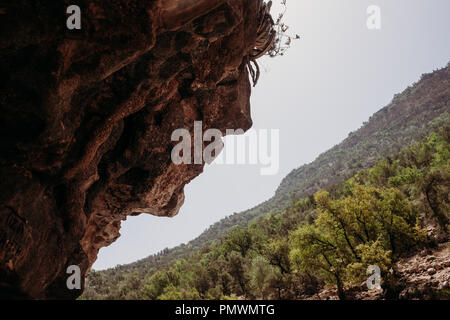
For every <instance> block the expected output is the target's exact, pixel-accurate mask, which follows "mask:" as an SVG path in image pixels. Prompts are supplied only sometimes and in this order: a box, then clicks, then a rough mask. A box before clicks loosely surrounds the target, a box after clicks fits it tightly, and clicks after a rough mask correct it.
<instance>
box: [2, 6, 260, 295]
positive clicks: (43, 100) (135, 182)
mask: <svg viewBox="0 0 450 320" xmlns="http://www.w3.org/2000/svg"><path fill="white" fill-rule="evenodd" d="M77 2H78V5H79V6H80V7H81V12H82V29H81V30H72V31H71V30H68V29H67V28H66V18H67V15H66V8H67V6H68V5H70V4H71V3H69V2H68V1H43V0H41V1H31V2H30V1H24V0H23V1H22V0H17V1H14V3H12V4H9V5H7V7H6V8H4V9H3V10H2V12H3V13H2V14H1V15H0V30H1V31H0V32H1V33H0V74H1V75H2V76H1V77H0V114H1V120H0V121H1V123H0V131H1V135H0V137H1V138H0V141H1V142H0V162H1V165H0V172H1V180H0V191H1V192H0V291H1V292H2V295H3V296H4V297H22V298H39V299H40V298H74V297H76V296H78V295H79V294H80V293H81V292H80V291H78V290H73V291H70V290H68V289H67V287H66V279H67V276H68V275H67V274H66V269H67V267H68V266H69V265H78V266H80V268H81V270H82V273H83V274H85V273H87V271H88V270H89V268H90V266H91V265H92V264H93V263H94V261H95V259H96V257H97V253H98V250H99V249H100V248H102V247H104V246H107V245H109V244H111V243H112V242H113V241H114V240H116V239H117V238H118V237H119V235H120V234H119V229H120V223H121V221H122V220H123V219H125V218H126V216H128V215H137V214H140V213H151V214H154V215H158V216H174V215H176V214H177V213H178V210H179V209H180V206H181V205H182V204H183V200H184V194H183V188H184V186H185V185H186V184H187V183H188V182H189V181H191V180H192V179H193V178H195V177H196V176H197V175H198V174H200V173H201V172H202V170H203V165H179V166H177V165H175V164H173V163H172V161H171V158H170V154H171V149H172V148H173V146H174V145H175V144H176V142H172V141H171V134H172V132H173V130H175V129H177V128H187V129H189V130H190V132H192V131H193V130H192V128H193V125H194V121H195V120H200V121H203V126H204V129H208V128H218V129H220V130H223V131H224V130H225V129H227V128H230V129H233V128H234V129H237V128H242V129H248V128H250V126H251V124H252V121H251V118H250V103H249V97H250V92H251V86H250V82H249V75H248V70H247V62H248V56H249V53H250V52H252V50H254V48H255V44H256V43H257V40H258V39H257V37H258V34H260V33H261V30H260V28H261V21H262V19H267V17H265V18H264V14H262V12H263V11H264V10H263V9H262V6H263V2H262V0H197V1H194V0H185V1H183V0H170V1H167V0H161V1H159V0H147V1H143V0H135V1H125V0H105V1H101V2H98V3H97V2H96V3H95V4H94V3H92V2H91V1H87V0H86V1H77ZM258 41H259V42H260V40H258Z"/></svg>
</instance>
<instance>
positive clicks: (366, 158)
mask: <svg viewBox="0 0 450 320" xmlns="http://www.w3.org/2000/svg"><path fill="white" fill-rule="evenodd" d="M449 119H450V64H449V65H448V66H447V67H446V68H443V69H441V70H437V71H435V72H433V73H431V74H425V75H423V76H422V78H421V80H420V81H419V82H418V83H416V84H414V85H413V86H411V87H409V88H407V89H406V90H405V91H404V92H403V93H401V94H398V95H396V96H395V98H394V99H393V101H392V103H391V104H389V105H388V106H386V107H384V108H383V109H381V110H380V111H378V112H377V113H375V114H374V115H373V116H372V117H371V118H370V119H369V121H368V122H367V123H365V124H364V125H363V126H362V127H361V128H360V129H359V130H357V131H356V132H353V133H351V134H350V135H349V137H348V138H347V139H345V140H344V141H343V142H342V143H340V144H339V145H337V146H335V147H333V148H332V149H330V150H329V151H327V152H325V153H323V154H322V155H320V156H319V157H318V158H317V159H316V160H315V161H313V162H312V163H310V164H307V165H304V166H302V167H300V168H298V169H295V170H293V171H292V172H291V173H290V174H289V175H288V176H286V178H285V179H284V180H283V181H282V183H281V185H280V187H279V188H278V190H277V191H276V194H275V196H274V197H273V198H271V199H270V200H268V201H266V202H264V203H262V204H260V205H258V206H256V207H254V208H252V209H250V210H247V211H244V212H241V213H235V214H233V215H231V216H229V217H227V218H225V219H222V220H221V221H219V222H217V223H215V224H213V225H212V226H211V227H210V228H209V229H208V230H206V231H205V232H204V233H203V234H201V235H200V236H199V237H198V238H196V239H194V240H192V241H191V242H189V243H188V244H187V245H184V244H183V245H180V246H178V247H175V248H173V249H165V250H163V251H162V252H160V253H158V254H156V255H152V256H150V257H148V258H145V259H142V260H140V261H137V262H135V263H132V264H129V265H122V266H117V267H116V268H114V269H110V270H107V271H104V272H107V273H114V274H115V273H120V272H131V271H137V272H139V273H140V274H144V273H146V272H147V270H148V269H149V268H151V267H160V266H162V265H165V264H167V263H169V262H171V261H173V260H174V259H176V258H180V257H182V256H184V255H187V254H189V253H192V252H195V251H196V250H198V249H200V248H202V247H204V246H205V245H206V244H210V243H212V242H214V240H216V239H219V238H220V237H222V236H224V235H225V234H227V232H229V230H230V229H231V228H232V227H234V226H247V225H248V224H249V222H250V221H252V220H255V219H256V218H258V217H261V216H264V215H268V214H271V213H272V214H273V213H278V212H281V211H283V210H284V209H285V208H286V207H288V206H290V205H292V204H293V203H295V202H297V201H298V200H299V199H303V198H306V197H307V196H309V195H312V194H314V193H315V192H316V191H318V190H319V189H321V188H327V187H330V186H332V185H333V184H336V183H338V182H340V181H342V180H344V179H345V178H348V177H350V176H351V175H352V174H353V173H355V172H356V171H358V170H361V169H365V168H369V167H370V166H372V165H373V164H374V163H375V162H376V161H377V160H378V159H381V158H384V157H386V156H389V155H392V154H395V153H396V152H398V151H399V150H401V149H402V148H404V147H406V146H408V145H410V144H411V143H413V142H416V141H419V140H421V139H423V138H424V137H426V136H427V135H428V134H430V132H433V131H434V130H436V129H437V128H440V127H442V126H443V124H444V123H446V122H447V121H448V120H449Z"/></svg>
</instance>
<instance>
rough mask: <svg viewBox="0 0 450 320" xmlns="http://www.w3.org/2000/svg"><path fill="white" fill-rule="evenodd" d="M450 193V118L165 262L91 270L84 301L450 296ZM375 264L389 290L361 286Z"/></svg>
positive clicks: (429, 297) (441, 297) (434, 297)
mask: <svg viewBox="0 0 450 320" xmlns="http://www.w3.org/2000/svg"><path fill="white" fill-rule="evenodd" d="M449 192H450V121H447V122H446V125H445V127H444V128H441V129H440V130H438V131H437V132H436V133H433V134H431V135H430V136H428V137H427V138H426V139H425V140H423V141H421V142H419V143H415V144H413V145H412V146H410V147H408V148H405V149H404V150H402V151H401V152H400V153H398V154H396V155H394V156H390V157H387V158H385V159H383V160H380V161H378V162H377V163H376V164H375V165H374V166H372V167H371V168H370V169H364V170H360V171H358V173H356V174H355V175H354V176H352V177H351V178H350V179H346V180H345V181H342V182H340V183H338V184H336V185H333V186H331V187H329V188H327V190H320V191H318V192H316V193H315V194H314V195H310V196H309V197H307V198H305V199H302V200H300V201H297V202H296V203H294V204H292V205H291V206H289V207H288V208H287V209H285V210H284V211H282V212H280V213H278V214H272V215H269V216H266V217H260V218H258V219H257V220H256V221H254V222H253V223H251V224H250V225H249V226H247V227H236V228H234V229H233V230H232V231H231V232H230V233H229V234H228V235H226V236H225V237H223V238H221V239H220V240H219V241H217V242H216V243H215V244H213V245H206V246H203V247H202V248H201V249H200V250H198V251H196V252H195V253H193V254H191V255H188V256H186V257H184V258H181V259H177V260H174V261H172V262H171V263H169V264H168V265H166V266H159V267H153V268H149V269H147V270H146V273H145V274H143V273H139V272H137V271H133V270H130V269H128V270H127V271H126V272H124V271H123V270H111V271H109V272H92V273H91V274H90V275H89V277H88V279H87V288H86V291H85V293H84V296H83V297H84V298H85V299H161V300H165V299H170V300H174V299H175V300H176V299H230V298H231V299H237V298H240V299H329V298H339V299H378V298H384V299H402V298H403V299H404V298H407V299H410V298H419V299H450V285H449V280H450V279H449V274H448V273H449V272H450V264H449V262H450V260H449V258H450V257H449V256H448V252H449V250H448V245H449V242H448V240H449V232H450V228H449V226H450V224H449V223H450V200H449ZM435 248H437V250H436V249H435ZM419 252H420V253H419ZM408 261H410V262H411V263H410V265H408ZM373 265H376V266H378V268H379V270H380V271H381V287H382V290H376V291H374V290H367V287H365V285H361V283H365V280H366V279H367V274H366V271H367V268H368V267H369V266H373ZM411 265H414V266H415V267H413V268H411Z"/></svg>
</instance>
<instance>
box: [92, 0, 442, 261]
mask: <svg viewBox="0 0 450 320" xmlns="http://www.w3.org/2000/svg"><path fill="white" fill-rule="evenodd" d="M278 1H279V0H274V2H278ZM287 2H288V12H287V14H286V19H285V21H286V23H287V24H288V25H289V26H290V30H291V32H292V33H293V34H295V33H298V34H300V35H301V37H302V39H301V40H299V41H296V42H294V43H293V45H292V48H291V49H290V50H289V52H288V53H287V55H286V56H284V57H279V58H275V59H270V58H263V59H261V60H260V65H261V69H262V75H261V79H260V82H259V83H258V85H257V87H256V88H254V90H253V92H252V117H253V122H254V128H255V129H279V130H280V144H279V146H280V170H279V173H278V174H277V175H274V176H261V175H260V167H259V166H254V165H253V166H250V165H247V166H243V165H212V166H207V167H205V171H204V173H203V174H202V175H201V176H199V177H198V178H196V179H195V180H194V181H193V182H191V183H190V184H189V185H187V186H186V188H185V194H186V201H185V204H184V206H183V207H182V208H181V210H180V213H179V215H178V216H177V217H175V218H171V219H170V218H157V217H154V216H152V215H141V216H138V217H129V218H128V220H127V221H125V222H123V223H122V229H121V234H122V236H121V237H120V238H119V239H118V240H117V241H116V242H115V243H114V244H112V245H111V246H109V247H107V248H103V249H101V250H100V254H99V258H98V260H97V262H96V263H95V264H94V269H96V270H98V269H104V268H109V267H113V266H115V265H117V264H125V263H130V262H133V261H136V260H138V259H142V258H144V257H147V256H148V255H150V254H153V253H156V252H158V251H160V250H162V249H164V248H166V247H169V248H170V247H174V246H176V245H179V244H181V243H187V242H188V241H190V240H192V239H193V238H195V237H196V236H198V235H199V234H200V233H202V232H203V231H204V230H205V229H206V228H207V227H208V226H209V225H211V224H213V223H215V222H217V221H218V220H220V219H221V218H223V217H225V216H227V215H230V214H232V213H233V212H240V211H243V210H246V209H249V208H251V207H253V206H255V205H257V204H259V203H261V202H263V201H265V200H267V199H269V198H270V197H271V196H272V195H273V194H274V192H275V190H276V188H277V186H278V185H279V183H280V182H281V180H282V179H283V177H284V176H286V175H287V174H288V173H289V172H290V171H291V170H292V169H294V168H297V167H299V166H301V165H303V164H305V163H309V162H311V161H313V160H314V159H315V158H316V157H317V156H318V155H319V154H320V153H322V152H324V151H326V150H327V149H329V148H330V147H332V146H333V145H335V144H337V143H339V142H340V141H342V140H343V139H345V138H346V137H347V135H348V133H349V132H351V131H354V130H356V129H357V128H359V127H360V126H361V125H362V123H363V122H364V121H366V120H368V118H369V117H370V116H371V115H372V114H373V113H374V112H376V111H377V110H379V109H380V108H382V107H384V106H385V105H387V104H388V103H389V102H390V101H391V99H392V97H393V95H394V94H396V93H399V92H401V91H403V90H404V89H405V88H406V87H408V86H409V85H411V84H412V83H414V82H416V81H418V80H419V78H420V76H421V74H422V73H428V72H431V71H433V70H435V69H438V68H441V67H444V66H445V65H446V64H447V63H448V62H449V61H450V17H449V14H450V1H449V0H288V1H287ZM370 5H378V6H379V7H380V8H381V19H382V20H381V23H382V24H381V30H369V29H368V28H367V26H366V21H367V18H368V14H367V13H366V10H367V8H368V7H369V6H370Z"/></svg>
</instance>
